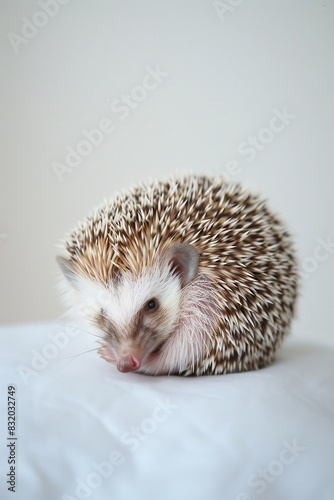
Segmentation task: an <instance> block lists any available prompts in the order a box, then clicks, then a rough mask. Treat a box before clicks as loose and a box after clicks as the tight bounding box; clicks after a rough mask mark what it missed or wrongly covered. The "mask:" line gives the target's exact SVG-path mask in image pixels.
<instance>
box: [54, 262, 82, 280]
mask: <svg viewBox="0 0 334 500" xmlns="http://www.w3.org/2000/svg"><path fill="white" fill-rule="evenodd" d="M56 261H57V262H58V265H59V267H60V269H61V271H62V273H63V275H64V276H65V278H66V279H67V281H68V282H69V283H70V284H71V285H73V286H76V285H77V282H78V276H77V275H76V273H75V271H74V269H73V266H72V264H71V261H69V260H68V259H66V258H65V257H60V256H59V255H58V256H57V257H56Z"/></svg>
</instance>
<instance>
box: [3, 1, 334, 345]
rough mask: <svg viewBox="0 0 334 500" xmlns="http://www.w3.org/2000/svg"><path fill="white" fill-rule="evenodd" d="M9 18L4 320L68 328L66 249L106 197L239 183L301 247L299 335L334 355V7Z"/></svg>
mask: <svg viewBox="0 0 334 500" xmlns="http://www.w3.org/2000/svg"><path fill="white" fill-rule="evenodd" d="M0 6H1V7H0V8H1V14H0V19H1V29H2V37H1V60H2V78H1V100H2V108H1V109H2V111H1V118H2V120H1V122H2V123H1V125H2V129H1V143H2V161H1V178H0V189H1V195H0V203H1V210H0V265H1V269H0V273H1V283H0V286H1V300H0V307H1V311H0V321H1V322H2V323H8V322H11V323H12V322H28V321H29V322H31V321H44V320H49V319H53V318H57V317H58V315H59V314H60V313H61V312H62V306H61V304H60V302H59V300H58V298H57V293H56V289H55V282H56V275H57V271H58V270H57V267H56V264H55V260H54V258H55V255H56V247H55V245H56V243H57V241H58V240H59V238H61V237H63V236H64V234H65V231H66V230H68V229H70V228H71V227H72V226H73V225H74V224H75V223H76V222H77V220H78V219H79V218H81V217H82V216H84V215H85V214H86V213H87V212H88V211H90V209H91V208H92V207H93V206H94V205H96V204H98V203H99V202H100V201H101V199H102V198H103V197H105V196H110V195H112V193H113V192H114V191H115V190H119V189H121V188H123V187H127V186H128V185H129V184H132V183H134V182H136V181H138V180H143V179H147V178H148V177H155V176H159V175H165V174H169V173H172V172H174V171H175V170H180V171H189V170H190V169H192V170H193V171H195V172H208V173H211V172H216V171H225V172H227V173H228V174H229V175H230V176H231V178H232V179H233V180H241V181H243V182H244V183H245V184H246V185H248V186H250V187H252V188H253V189H255V190H256V191H260V192H262V193H263V194H264V195H265V196H267V197H268V198H269V199H270V202H271V206H272V207H273V208H274V209H275V210H277V211H278V212H280V213H281V214H282V216H283V217H284V219H285V220H286V221H287V223H288V225H289V227H290V229H291V231H292V232H293V233H294V234H295V238H296V242H297V247H298V252H299V256H300V260H301V265H302V272H303V287H302V292H301V300H300V303H299V317H298V320H297V321H296V322H295V324H294V333H295V335H299V336H304V337H305V338H306V339H317V340H319V341H321V342H331V343H332V344H334V335H333V326H332V324H333V321H332V308H333V295H334V293H333V292H334V286H333V282H334V279H333V278H334V266H333V263H334V256H333V253H334V252H333V250H334V248H333V244H332V243H331V242H333V241H334V228H333V212H334V211H333V208H334V207H333V186H334V175H333V168H334V167H333V132H334V131H333V88H334V78H333V77H334V71H333V62H332V61H333V44H334V31H333V23H334V4H333V2H326V1H316V0H314V1H310V0H308V1H306V0H300V1H295V2H290V1H288V0H277V1H272V2H268V1H266V0H262V1H252V2H250V1H236V0H226V1H225V2H212V1H211V0H182V1H179V0H171V1H168V2H166V1H164V0H145V1H139V0H137V1H134V0H128V1H126V2H124V1H121V0H118V1H116V0H114V1H110V0H97V1H94V2H92V1H88V0H82V1H78V0H71V1H68V0H45V1H43V0H40V1H39V2H38V1H33V0H29V1H28V0H18V1H16V2H12V1H9V0H2V2H1V4H0ZM129 96H130V97H129ZM129 99H130V100H129ZM122 100H123V102H121V101H122ZM97 127H99V128H100V130H101V132H99V133H98V132H96V131H95V132H94V133H93V135H91V134H90V133H91V131H92V130H93V129H96V128H97ZM82 131H86V132H82ZM87 135H88V136H89V137H90V140H91V142H95V144H94V145H92V144H91V145H90V143H87ZM82 141H86V142H82ZM87 144H88V145H87ZM73 150H74V151H75V150H78V151H79V154H78V153H77V154H75V153H73ZM69 152H70V153H69ZM66 155H68V157H67V158H66ZM57 162H58V163H57ZM61 164H62V166H61ZM326 241H327V243H326Z"/></svg>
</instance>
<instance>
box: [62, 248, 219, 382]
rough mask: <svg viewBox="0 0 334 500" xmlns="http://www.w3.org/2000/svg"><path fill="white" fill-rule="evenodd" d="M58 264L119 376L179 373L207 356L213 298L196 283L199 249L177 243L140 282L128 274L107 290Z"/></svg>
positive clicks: (64, 263)
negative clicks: (209, 307)
mask: <svg viewBox="0 0 334 500" xmlns="http://www.w3.org/2000/svg"><path fill="white" fill-rule="evenodd" d="M58 262H59V264H60V267H61V269H62V271H63V273H64V275H65V277H66V278H67V287H66V288H67V293H68V295H70V297H69V299H70V302H71V303H72V304H74V305H75V308H77V310H78V309H79V310H80V311H81V312H82V314H84V315H85V318H86V320H87V321H88V322H90V323H91V324H92V325H95V326H97V327H98V331H99V334H100V335H101V337H103V342H102V343H101V346H102V347H101V350H100V354H101V356H102V357H103V358H104V359H106V360H107V361H109V362H112V363H114V364H116V365H117V368H118V369H119V370H120V371H122V372H126V371H137V370H138V371H139V372H144V373H152V374H160V373H173V372H179V371H182V370H183V369H185V368H186V367H187V366H188V364H189V363H191V362H194V361H195V358H197V357H198V356H200V355H201V354H203V352H204V349H205V347H206V343H205V336H206V333H204V332H206V331H207V330H208V320H207V317H206V316H205V314H204V313H203V311H204V308H205V307H207V304H208V302H207V300H208V298H209V297H208V296H207V295H208V289H207V287H206V286H203V285H204V282H203V280H202V281H201V280H198V279H196V278H195V275H196V273H197V265H198V254H197V251H196V250H195V248H194V247H192V246H190V245H187V244H175V245H173V246H172V247H170V248H169V249H168V250H167V251H166V252H165V253H164V254H163V256H162V257H161V258H160V259H158V260H157V262H156V263H155V264H154V265H153V266H152V267H151V268H148V269H146V270H145V271H143V273H142V274H141V275H140V276H139V277H138V276H137V277H134V276H133V275H132V274H130V273H129V272H123V273H120V274H119V276H118V278H117V279H116V280H114V281H113V282H111V283H109V284H107V285H106V284H104V283H99V282H97V281H92V280H89V279H88V278H86V277H84V276H82V275H77V274H76V273H75V272H74V271H73V268H71V265H70V262H69V261H66V260H65V259H63V258H58ZM201 305H202V307H201ZM197 306H199V307H197ZM182 311H183V312H182Z"/></svg>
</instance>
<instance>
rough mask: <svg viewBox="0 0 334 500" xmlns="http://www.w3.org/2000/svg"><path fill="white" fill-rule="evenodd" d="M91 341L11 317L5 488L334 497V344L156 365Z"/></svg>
mask: <svg viewBox="0 0 334 500" xmlns="http://www.w3.org/2000/svg"><path fill="white" fill-rule="evenodd" d="M94 340H95V339H94V337H92V336H90V335H89V334H88V333H83V332H79V331H78V330H75V328H74V327H72V326H71V325H69V324H66V323H64V322H58V323H56V322H54V323H49V324H27V325H20V326H17V325H16V326H15V325H14V326H7V327H6V326H3V327H1V328H0V342H1V354H0V373H1V379H0V380H1V387H0V389H1V394H0V424H1V425H0V436H1V442H0V460H1V467H0V473H1V476H2V477H1V478H0V485H1V490H0V498H1V499H7V498H8V499H9V498H10V499H15V500H21V499H22V500H30V499H34V500H74V499H78V500H79V499H80V500H81V499H94V500H104V499H108V500H109V499H116V500H157V499H159V500H185V499H192V500H203V499H206V498H207V499H210V500H251V499H252V500H254V499H259V500H260V499H268V500H269V499H270V500H289V499H291V500H292V499H293V500H332V499H333V498H334V474H333V472H334V469H333V463H334V350H333V349H331V348H326V347H324V346H317V345H309V344H304V343H302V342H301V341H300V340H298V341H296V340H295V339H293V337H290V338H288V339H286V341H285V342H284V344H283V346H282V348H281V350H280V352H279V354H278V356H277V360H276V362H275V363H274V364H272V365H271V366H270V367H267V368H265V369H263V370H260V371H258V372H248V373H241V374H235V375H221V376H208V377H199V378H183V377H174V376H173V377H166V376H162V377H149V376H145V375H139V374H136V373H124V374H123V373H119V372H118V371H117V370H116V368H115V367H114V366H112V365H110V364H108V363H106V362H105V361H103V360H101V359H100V358H99V356H98V355H97V354H96V352H94V351H91V352H88V353H86V354H82V355H80V356H77V357H71V356H74V355H76V354H79V353H82V352H83V351H88V350H90V349H94V348H96V347H97V345H96V344H95V342H94ZM8 386H13V387H15V405H16V406H15V411H16V420H15V426H16V428H15V433H16V434H15V435H16V437H17V440H16V441H15V450H14V454H15V481H14V483H15V490H16V493H15V494H13V493H12V492H11V491H8V489H7V488H8V487H9V486H10V483H7V479H8V478H7V473H9V471H10V469H9V467H10V465H9V464H8V458H9V454H10V450H11V448H10V446H7V445H8V443H11V441H10V440H8V439H7V437H8V432H7V391H8ZM12 444H13V441H12Z"/></svg>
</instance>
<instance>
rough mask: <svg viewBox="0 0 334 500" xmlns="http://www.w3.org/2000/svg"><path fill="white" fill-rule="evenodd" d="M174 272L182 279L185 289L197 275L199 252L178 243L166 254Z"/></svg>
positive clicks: (182, 285) (185, 244) (186, 244)
mask: <svg viewBox="0 0 334 500" xmlns="http://www.w3.org/2000/svg"><path fill="white" fill-rule="evenodd" d="M164 258H165V259H166V260H167V262H168V264H169V265H170V268H171V270H172V272H174V273H175V274H176V275H178V276H179V277H180V279H181V287H184V286H185V285H187V284H188V283H190V281H191V280H192V279H193V278H194V276H195V274H196V273H197V266H198V260H199V257H198V251H197V250H196V248H195V247H193V246H192V245H189V244H188V243H176V244H175V245H172V246H171V247H170V248H168V250H166V252H165V254H164Z"/></svg>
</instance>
